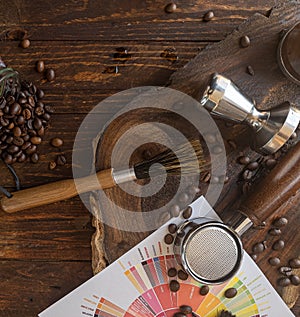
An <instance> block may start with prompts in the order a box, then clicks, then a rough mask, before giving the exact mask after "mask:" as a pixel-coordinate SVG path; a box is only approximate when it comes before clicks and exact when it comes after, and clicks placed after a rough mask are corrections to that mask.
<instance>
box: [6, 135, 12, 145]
mask: <svg viewBox="0 0 300 317" xmlns="http://www.w3.org/2000/svg"><path fill="white" fill-rule="evenodd" d="M13 140H14V137H12V136H8V137H7V138H6V143H7V144H11V143H12V142H13Z"/></svg>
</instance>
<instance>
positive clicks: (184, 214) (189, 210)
mask: <svg viewBox="0 0 300 317" xmlns="http://www.w3.org/2000/svg"><path fill="white" fill-rule="evenodd" d="M192 212H193V210H192V207H190V206H188V207H187V208H186V209H184V211H183V212H182V217H183V218H184V219H189V218H190V217H191V215H192Z"/></svg>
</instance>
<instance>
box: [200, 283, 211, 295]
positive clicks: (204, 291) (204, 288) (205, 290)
mask: <svg viewBox="0 0 300 317" xmlns="http://www.w3.org/2000/svg"><path fill="white" fill-rule="evenodd" d="M199 293H200V295H202V296H205V295H207V294H208V293H209V286H208V285H203V286H201V287H200V290H199Z"/></svg>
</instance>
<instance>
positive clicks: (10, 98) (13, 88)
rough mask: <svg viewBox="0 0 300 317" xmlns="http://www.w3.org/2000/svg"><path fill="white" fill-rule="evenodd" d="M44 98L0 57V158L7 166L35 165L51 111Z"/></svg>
mask: <svg viewBox="0 0 300 317" xmlns="http://www.w3.org/2000/svg"><path fill="white" fill-rule="evenodd" d="M43 97H44V92H43V91H42V90H41V89H39V88H37V87H36V86H35V85H34V84H33V83H32V82H27V81H21V80H20V78H19V74H18V72H16V71H15V70H13V69H12V68H8V67H6V66H5V64H4V63H3V61H2V60H1V58H0V156H1V159H2V160H3V161H4V162H6V163H7V164H13V163H15V162H20V163H22V162H25V161H27V160H30V161H31V162H32V163H37V162H38V160H39V155H38V145H39V144H40V143H41V142H42V138H43V136H44V134H45V130H46V129H47V127H48V123H49V120H50V117H51V114H52V112H53V111H52V108H51V107H50V106H47V105H44V103H43V101H42V99H43Z"/></svg>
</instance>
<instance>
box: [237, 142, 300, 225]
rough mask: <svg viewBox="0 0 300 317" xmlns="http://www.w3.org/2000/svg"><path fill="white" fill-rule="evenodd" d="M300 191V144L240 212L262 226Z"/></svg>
mask: <svg viewBox="0 0 300 317" xmlns="http://www.w3.org/2000/svg"><path fill="white" fill-rule="evenodd" d="M299 189H300V142H298V144H296V145H295V146H294V148H292V149H291V150H290V151H289V153H287V154H286V156H285V157H284V158H283V159H282V160H281V161H280V162H279V163H278V164H277V165H276V166H275V167H274V168H273V169H272V171H271V172H270V173H269V175H267V177H266V178H265V179H264V180H263V181H261V182H260V183H259V184H258V186H256V187H255V191H254V192H253V193H251V194H250V195H249V196H248V197H247V198H246V199H245V200H244V201H243V202H242V203H241V206H240V208H239V211H240V212H241V213H243V214H245V215H246V216H247V217H248V218H250V219H251V221H252V222H253V224H254V225H256V226H261V225H263V222H264V221H265V220H266V219H268V218H269V217H270V216H271V215H272V214H273V213H274V212H275V211H276V210H277V209H278V208H279V207H280V206H282V205H283V204H284V203H285V202H287V201H288V200H289V199H290V198H291V197H292V196H294V195H295V194H296V192H297V191H298V190H299Z"/></svg>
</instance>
